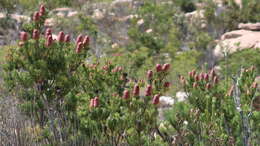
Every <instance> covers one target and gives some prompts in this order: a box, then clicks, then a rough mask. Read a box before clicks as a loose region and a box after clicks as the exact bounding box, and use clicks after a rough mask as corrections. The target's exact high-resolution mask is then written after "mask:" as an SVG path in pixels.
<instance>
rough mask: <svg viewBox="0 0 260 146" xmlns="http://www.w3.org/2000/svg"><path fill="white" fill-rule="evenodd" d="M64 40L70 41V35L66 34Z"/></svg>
mask: <svg viewBox="0 0 260 146" xmlns="http://www.w3.org/2000/svg"><path fill="white" fill-rule="evenodd" d="M64 41H65V42H66V43H69V42H70V35H68V34H66V35H65V39H64Z"/></svg>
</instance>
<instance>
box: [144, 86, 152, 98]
mask: <svg viewBox="0 0 260 146" xmlns="http://www.w3.org/2000/svg"><path fill="white" fill-rule="evenodd" d="M151 95H152V85H148V86H147V87H146V89H145V96H151Z"/></svg>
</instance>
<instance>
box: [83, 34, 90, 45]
mask: <svg viewBox="0 0 260 146" xmlns="http://www.w3.org/2000/svg"><path fill="white" fill-rule="evenodd" d="M83 45H84V46H87V45H89V37H88V36H85V37H84V39H83Z"/></svg>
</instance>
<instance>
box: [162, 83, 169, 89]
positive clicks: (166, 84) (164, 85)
mask: <svg viewBox="0 0 260 146" xmlns="http://www.w3.org/2000/svg"><path fill="white" fill-rule="evenodd" d="M170 85H171V83H170V82H165V83H164V84H163V87H165V88H169V87H170Z"/></svg>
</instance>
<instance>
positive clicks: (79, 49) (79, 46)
mask: <svg viewBox="0 0 260 146" xmlns="http://www.w3.org/2000/svg"><path fill="white" fill-rule="evenodd" d="M82 47H83V43H82V42H79V43H78V44H77V47H76V53H80V51H81V49H82Z"/></svg>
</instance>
